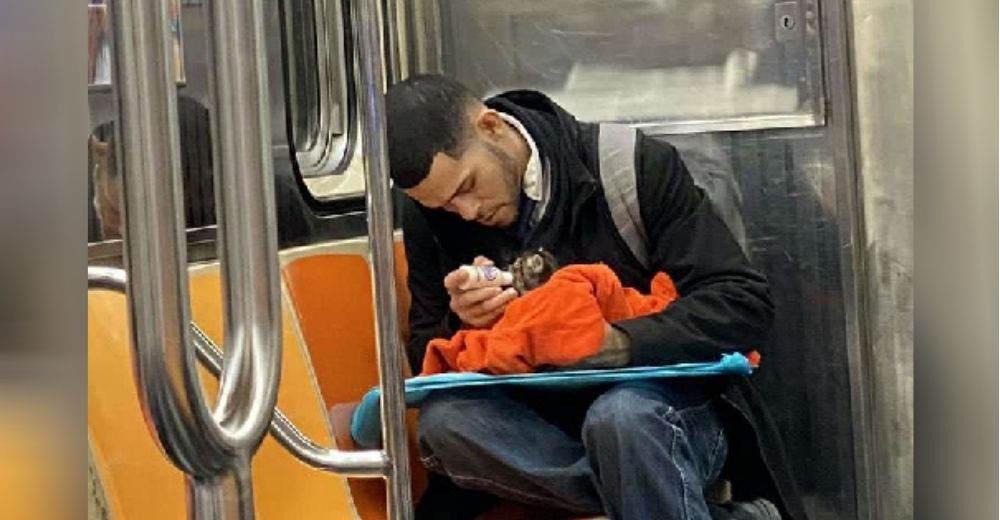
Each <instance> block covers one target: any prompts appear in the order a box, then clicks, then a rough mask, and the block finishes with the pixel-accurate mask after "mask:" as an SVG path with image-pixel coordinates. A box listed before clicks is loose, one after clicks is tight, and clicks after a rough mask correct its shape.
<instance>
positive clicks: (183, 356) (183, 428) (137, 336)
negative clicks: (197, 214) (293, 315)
mask: <svg viewBox="0 0 1000 520" xmlns="http://www.w3.org/2000/svg"><path fill="white" fill-rule="evenodd" d="M261 2H262V0H216V1H214V2H212V7H211V9H212V11H211V26H212V29H213V30H212V34H213V46H212V47H213V55H212V56H213V67H212V68H213V69H214V78H213V79H214V83H213V84H214V86H215V100H216V109H217V113H216V117H215V118H214V120H213V121H214V126H215V128H214V130H215V137H216V143H217V150H216V154H215V157H217V161H216V175H218V177H217V183H216V184H217V186H218V189H217V190H216V191H217V192H218V196H219V200H220V204H219V207H220V210H219V211H220V214H219V215H218V224H219V226H218V227H219V237H220V242H219V245H220V258H221V264H222V273H223V291H224V295H225V299H224V301H225V338H226V339H225V341H226V348H225V349H224V351H223V353H220V352H218V350H217V349H215V350H212V349H209V348H207V347H206V345H208V344H210V342H207V338H205V337H204V335H203V334H199V333H198V332H192V328H191V327H190V326H189V324H190V309H189V301H188V289H187V258H186V249H185V246H186V243H185V239H184V221H183V186H182V181H181V176H180V171H179V167H178V166H179V150H178V129H177V113H176V106H175V104H176V85H175V83H174V82H173V80H172V79H173V77H174V72H175V71H174V70H173V68H174V66H175V65H174V62H173V60H170V59H168V56H169V52H170V32H169V24H168V13H169V10H168V2H167V1H166V0H113V2H112V10H113V13H114V16H113V24H114V41H113V48H114V55H115V60H114V67H113V69H114V78H115V81H114V89H115V94H116V96H115V97H116V102H117V108H118V113H119V117H120V124H119V125H117V131H118V133H119V136H118V139H117V142H118V143H119V146H120V150H119V152H120V154H119V156H120V157H122V159H123V160H122V161H120V164H121V165H122V167H123V170H124V171H123V179H124V183H123V186H124V195H123V197H124V200H125V204H124V207H125V222H126V231H125V263H126V266H127V268H128V273H129V274H128V276H127V277H126V276H125V275H124V272H121V271H116V270H107V269H101V268H88V277H89V278H90V280H91V284H92V286H94V287H103V288H108V289H115V290H125V291H126V293H127V295H128V301H129V309H130V324H131V335H132V346H133V351H134V354H135V356H136V363H135V366H136V370H137V380H138V383H139V388H140V399H141V401H142V404H143V410H144V413H145V414H146V417H147V419H148V420H149V422H150V424H151V425H152V427H153V429H154V430H155V435H156V436H157V439H158V440H159V443H160V445H161V446H162V447H163V449H164V451H165V452H166V454H167V455H168V457H169V458H170V460H171V461H172V462H173V463H174V464H175V465H176V466H177V467H178V468H179V469H181V470H182V471H184V472H185V473H186V474H187V475H188V495H189V503H190V504H191V511H190V517H191V518H195V519H203V518H204V519H209V518H212V519H215V518H241V519H248V518H253V517H254V507H253V488H252V482H251V476H250V460H251V458H252V457H253V454H254V452H255V451H256V449H257V447H258V446H259V445H260V441H261V439H262V437H263V435H264V434H265V429H266V428H267V427H268V425H269V424H270V426H271V429H272V432H274V433H275V437H276V438H277V439H278V440H279V441H280V442H281V443H282V444H283V445H284V446H285V447H286V448H288V449H289V450H290V451H291V452H292V453H293V454H294V455H295V456H297V457H299V458H300V459H301V460H303V461H304V462H306V463H308V464H311V465H313V466H315V467H318V468H322V469H326V470H329V471H333V472H336V473H341V474H347V475H351V476H381V477H385V478H386V479H387V480H388V481H389V485H388V494H387V503H388V510H389V517H390V518H391V519H394V520H396V519H405V520H408V519H410V518H412V515H413V512H412V504H411V501H410V494H409V493H410V492H409V488H410V474H409V467H408V457H407V455H406V431H405V420H404V419H405V416H404V413H405V404H404V402H403V383H402V373H403V372H402V362H403V357H402V349H401V348H400V346H399V344H398V342H399V330H398V320H397V317H396V307H395V302H394V300H395V287H394V275H393V273H394V269H393V259H394V256H393V237H392V222H393V219H392V205H391V198H390V191H389V183H388V173H387V165H386V152H385V133H384V106H383V100H382V94H381V88H382V85H383V78H384V74H385V72H384V67H383V63H382V52H381V47H380V41H379V27H380V23H379V17H378V10H377V0H357V1H352V3H351V8H352V12H353V13H354V20H355V21H356V23H357V27H356V30H355V31H354V33H355V34H356V35H357V37H358V45H357V48H358V52H359V55H360V56H359V58H360V60H359V67H358V70H359V73H360V74H359V76H360V77H359V78H358V80H357V81H358V84H359V91H360V96H359V97H360V102H361V105H362V110H360V113H361V115H362V119H361V122H362V129H363V132H364V139H363V143H364V152H365V154H364V157H365V174H366V182H367V197H368V198H367V202H368V204H367V212H368V221H369V236H370V245H371V258H372V265H373V274H372V275H373V285H374V288H375V304H376V320H377V323H376V338H377V341H378V347H379V356H378V357H379V384H380V387H381V392H382V396H383V397H382V402H381V415H382V424H383V438H384V439H385V449H384V450H368V451H360V452H343V451H340V450H335V449H327V448H322V447H320V446H318V445H316V444H315V443H313V442H312V441H311V440H309V439H308V438H307V437H305V436H304V435H303V434H302V433H301V432H300V431H299V430H298V429H297V428H295V427H294V425H293V424H292V423H291V422H290V421H288V419H287V418H286V417H285V416H284V415H283V414H280V413H278V414H276V413H275V401H276V398H277V389H278V378H279V376H280V372H281V308H280V299H279V294H280V292H279V278H278V257H277V237H276V235H277V225H276V220H275V208H274V193H273V182H274V181H273V172H272V158H271V140H270V127H269V123H268V107H269V103H268V91H267V70H266V66H265V61H264V57H265V55H266V53H265V50H266V49H265V48H264V46H265V42H264V38H263V20H262V5H261ZM195 330H196V329H195ZM192 346H194V348H192ZM196 353H199V354H198V355H199V356H200V357H201V358H202V359H203V361H205V362H207V363H208V365H209V366H210V367H214V368H215V369H216V370H217V371H218V373H219V375H220V383H219V388H220V390H219V396H218V399H217V402H216V405H215V407H214V408H213V409H210V408H209V406H208V405H207V404H206V400H205V396H204V395H203V391H202V388H201V384H200V380H199V379H198V373H197V369H196V366H195V356H196Z"/></svg>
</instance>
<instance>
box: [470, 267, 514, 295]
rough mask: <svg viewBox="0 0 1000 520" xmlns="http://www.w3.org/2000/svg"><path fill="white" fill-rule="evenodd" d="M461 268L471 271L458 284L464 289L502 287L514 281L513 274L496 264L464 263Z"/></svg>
mask: <svg viewBox="0 0 1000 520" xmlns="http://www.w3.org/2000/svg"><path fill="white" fill-rule="evenodd" d="M459 269H461V270H462V271H465V272H467V273H469V277H468V278H466V280H465V282H463V283H462V284H461V285H459V286H458V288H459V289H461V290H463V291H467V290H469V289H478V288H480V287H502V286H504V285H510V284H512V283H514V275H513V274H511V273H508V272H507V271H503V270H501V269H500V268H498V267H497V266H495V265H463V266H462V267H459Z"/></svg>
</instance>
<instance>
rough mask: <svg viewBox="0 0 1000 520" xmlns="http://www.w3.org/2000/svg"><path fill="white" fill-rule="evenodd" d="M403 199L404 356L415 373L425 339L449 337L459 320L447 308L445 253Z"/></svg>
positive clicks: (412, 204) (420, 363)
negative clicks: (407, 307) (406, 330)
mask: <svg viewBox="0 0 1000 520" xmlns="http://www.w3.org/2000/svg"><path fill="white" fill-rule="evenodd" d="M400 199H401V200H402V216H403V246H404V249H405V251H406V262H407V265H408V269H407V273H408V274H407V280H406V284H407V287H408V288H409V290H410V298H411V300H410V316H409V325H410V337H409V339H408V340H407V343H406V355H407V358H408V359H409V362H410V367H411V368H412V369H413V373H414V374H419V373H420V368H421V367H422V366H423V361H424V352H426V350H427V342H428V341H430V340H431V339H433V338H438V337H444V338H447V337H451V336H452V335H453V334H454V333H455V331H457V330H458V328H459V327H460V326H461V322H460V320H459V319H458V316H456V315H455V314H454V313H452V312H451V311H450V310H449V308H448V304H449V301H450V299H449V297H448V292H447V291H446V290H445V288H444V277H445V275H446V274H447V269H446V268H445V265H446V263H445V255H444V252H443V251H441V248H440V246H439V245H438V241H437V239H436V238H435V237H434V234H433V232H432V231H431V229H430V226H428V224H427V220H426V218H425V217H424V215H423V213H422V212H421V211H420V209H419V208H418V207H417V204H416V203H415V202H413V200H412V199H410V198H409V197H406V196H402V197H400Z"/></svg>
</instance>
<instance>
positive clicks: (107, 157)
mask: <svg viewBox="0 0 1000 520" xmlns="http://www.w3.org/2000/svg"><path fill="white" fill-rule="evenodd" d="M177 113H178V123H179V129H180V150H181V157H180V159H181V173H182V176H183V179H184V199H185V200H184V217H185V225H186V227H187V228H189V229H190V228H200V227H205V226H210V225H213V224H215V196H214V190H213V182H214V180H213V177H212V141H211V129H210V126H209V125H210V123H209V112H208V109H206V108H205V107H204V106H202V105H201V104H200V103H199V102H197V101H196V100H193V99H191V98H188V97H187V96H179V97H178V99H177ZM114 125H115V124H114V122H113V121H112V122H107V123H104V124H102V125H100V126H98V127H97V128H96V129H95V130H94V131H93V133H92V134H91V135H90V138H89V139H88V142H87V152H88V153H87V156H88V181H89V189H88V198H89V204H88V206H89V210H88V214H89V215H88V216H89V224H90V225H89V226H88V239H87V240H88V242H102V241H107V240H117V239H121V238H122V236H123V234H124V231H125V230H124V222H123V220H122V180H121V176H120V172H119V169H118V167H117V166H118V164H117V163H118V157H117V149H116V146H115V135H114Z"/></svg>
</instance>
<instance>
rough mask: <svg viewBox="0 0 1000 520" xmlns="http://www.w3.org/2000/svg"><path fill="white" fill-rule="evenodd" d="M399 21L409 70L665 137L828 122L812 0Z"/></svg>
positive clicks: (460, 4) (706, 1)
mask: <svg viewBox="0 0 1000 520" xmlns="http://www.w3.org/2000/svg"><path fill="white" fill-rule="evenodd" d="M405 19H406V20H407V28H406V29H404V32H405V33H407V36H406V37H405V38H407V41H408V42H409V44H410V45H411V46H413V47H414V49H413V50H412V51H411V52H410V53H409V58H408V59H409V60H410V61H409V63H408V66H409V70H410V71H412V72H418V71H438V72H443V73H445V74H448V75H451V76H453V77H455V78H457V79H459V80H461V81H463V82H464V83H466V84H468V85H469V86H470V87H472V88H473V89H475V90H476V91H477V92H478V93H480V94H482V95H484V96H486V95H491V94H495V93H499V92H501V91H504V90H508V89H514V88H532V89H537V90H541V91H543V92H545V93H547V94H549V95H550V96H551V97H553V98H554V99H555V100H556V101H557V102H559V103H560V104H562V105H563V106H564V107H565V108H566V109H567V110H569V111H570V112H572V113H574V114H575V115H577V116H578V117H580V118H581V119H584V120H591V121H621V122H628V123H633V124H636V125H640V126H646V127H653V129H654V131H655V130H657V129H658V130H660V131H662V132H665V133H669V132H695V131H706V130H738V129H748V128H769V127H800V126H813V125H819V124H823V121H824V120H823V117H824V115H823V103H822V99H823V96H822V82H821V70H820V52H819V42H818V36H817V32H818V30H817V24H818V20H817V10H816V5H815V2H812V1H802V2H795V1H792V2H775V1H773V0H740V1H733V0H621V1H615V2H608V1H604V0H541V1H540V0H508V1H505V2H496V1H491V0H421V1H417V2H414V3H413V4H409V12H408V13H407V14H406V17H405ZM428 28H431V29H434V30H432V31H428Z"/></svg>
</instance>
